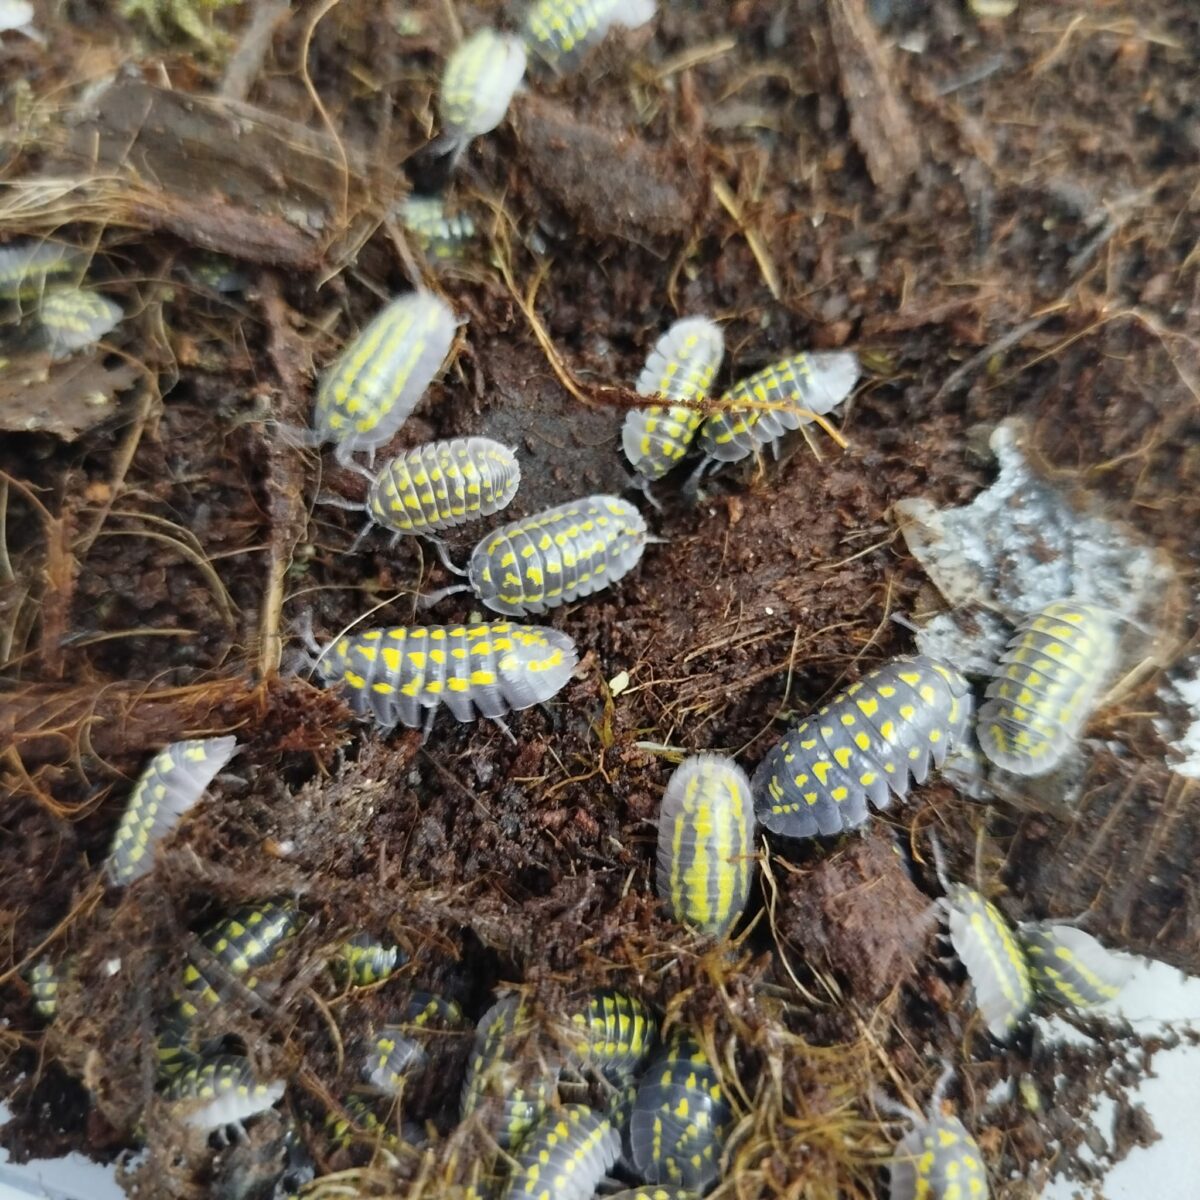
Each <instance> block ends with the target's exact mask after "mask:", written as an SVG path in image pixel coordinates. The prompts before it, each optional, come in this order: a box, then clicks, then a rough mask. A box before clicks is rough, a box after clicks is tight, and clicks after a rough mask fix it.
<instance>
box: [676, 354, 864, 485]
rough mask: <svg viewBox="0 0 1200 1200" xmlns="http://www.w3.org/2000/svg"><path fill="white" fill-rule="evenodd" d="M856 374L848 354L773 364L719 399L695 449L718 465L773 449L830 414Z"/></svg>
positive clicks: (847, 392)
mask: <svg viewBox="0 0 1200 1200" xmlns="http://www.w3.org/2000/svg"><path fill="white" fill-rule="evenodd" d="M858 374H859V367H858V356H857V355H856V354H853V353H851V352H849V351H841V350H839V351H833V352H828V353H825V352H822V353H813V354H794V355H792V357H790V358H785V359H783V360H782V361H781V362H777V363H772V364H771V365H770V366H769V367H764V368H763V369H762V370H761V371H758V372H757V373H756V374H754V375H751V376H749V377H748V378H746V379H742V380H740V381H739V382H737V383H735V384H734V385H733V387H732V388H730V390H729V391H728V392H726V393H725V394H724V395H723V396H722V397H721V399H720V401H719V404H720V406H721V411H720V412H717V413H714V414H713V415H712V416H711V417H709V418H708V419H707V420H706V421H705V422H704V424H703V425H702V426H701V428H700V433H699V436H698V438H697V443H696V444H697V448H698V449H699V451H700V453H701V454H703V455H704V456H705V458H707V459H714V460H716V461H717V462H738V461H739V460H740V459H743V458H746V457H747V456H749V455H751V454H754V453H755V452H756V451H758V450H759V449H760V448H761V447H763V446H771V447H772V448H774V447H775V446H776V444H777V443H778V441H779V439H780V438H782V437H783V435H784V434H785V433H787V432H789V431H790V430H793V429H799V428H800V426H801V425H807V424H809V423H810V422H811V421H812V420H813V417H814V416H817V417H823V416H826V415H827V414H828V413H830V412H832V411H833V410H834V409H835V408H836V407H837V406H838V405H839V404H841V402H842V401H843V400H845V399H846V397H847V396H849V395H850V393H851V392H852V391H853V390H854V385H855V384H856V383H857V382H858Z"/></svg>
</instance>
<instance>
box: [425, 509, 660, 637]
mask: <svg viewBox="0 0 1200 1200" xmlns="http://www.w3.org/2000/svg"><path fill="white" fill-rule="evenodd" d="M647 540H648V533H647V530H646V522H645V521H644V520H643V519H642V514H641V513H640V512H638V510H637V509H636V508H635V507H634V506H633V505H632V504H630V503H629V502H628V501H627V500H620V499H618V498H617V497H616V496H588V497H587V498H586V499H583V500H573V501H571V502H570V503H569V504H560V505H558V506H557V507H556V508H551V509H547V510H546V511H545V512H542V513H537V514H536V515H534V516H532V517H523V518H521V519H520V520H518V521H512V522H510V523H509V524H508V525H502V526H501V527H500V528H499V529H495V530H493V531H492V532H491V533H489V534H487V535H485V536H484V537H483V538H482V539H481V540H480V542H479V544H478V545H477V546H476V547H475V549H474V551H473V552H472V554H471V561H470V562H469V563H468V565H467V579H468V581H469V584H470V588H471V590H472V591H473V592H474V593H475V595H476V596H478V597H479V599H480V600H482V601H483V603H484V604H486V605H487V606H488V608H490V609H492V610H493V611H494V612H498V613H504V614H505V615H507V616H514V617H519V616H525V615H526V614H527V613H543V612H546V611H548V610H549V609H552V608H557V607H558V606H559V605H560V604H568V603H570V602H571V601H573V600H578V599H581V598H582V597H584V596H590V595H591V594H592V593H593V592H598V591H599V590H600V589H601V588H604V587H607V586H608V585H609V584H612V583H616V582H617V580H619V579H621V578H622V577H623V576H625V575H626V574H628V573H629V571H631V570H632V569H633V568H634V567H635V566H636V565H637V564H638V562H639V561H640V560H641V557H642V551H643V550H644V549H645V548H646V542H647ZM443 594H445V593H443Z"/></svg>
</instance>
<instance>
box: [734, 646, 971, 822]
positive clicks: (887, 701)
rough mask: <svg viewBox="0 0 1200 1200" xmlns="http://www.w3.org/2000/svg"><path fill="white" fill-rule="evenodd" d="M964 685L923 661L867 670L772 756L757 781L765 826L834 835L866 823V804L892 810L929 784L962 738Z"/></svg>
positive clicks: (947, 670)
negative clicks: (913, 789) (912, 788)
mask: <svg viewBox="0 0 1200 1200" xmlns="http://www.w3.org/2000/svg"><path fill="white" fill-rule="evenodd" d="M970 713H971V696H970V691H969V689H968V686H967V681H966V679H964V678H963V676H962V675H961V674H960V673H959V672H958V671H956V670H955V669H954V668H953V667H950V666H948V665H947V664H945V663H942V662H939V661H938V660H937V659H933V658H929V657H927V656H926V655H917V656H915V657H901V658H896V659H893V660H892V661H891V662H889V663H886V664H884V665H883V666H882V667H877V668H876V669H875V670H873V671H869V672H868V673H867V674H866V675H864V676H863V678H862V679H861V680H860V681H859V682H857V683H853V684H851V685H850V686H849V687H848V688H847V689H846V690H845V691H844V692H842V693H841V694H840V695H838V696H836V697H835V698H834V699H833V700H831V701H830V702H829V703H828V704H827V705H825V706H824V707H823V708H820V709H818V710H817V712H816V713H814V714H813V715H812V716H811V717H809V718H808V719H807V720H805V721H803V722H801V724H799V725H798V726H796V728H795V729H792V730H789V731H788V732H787V733H786V734H785V735H784V737H783V740H782V741H780V742H779V744H778V745H777V746H775V747H774V749H772V750H770V751H769V752H768V753H767V756H766V757H765V758H764V759H763V761H762V763H761V764H760V765H759V768H758V770H757V771H756V772H755V774H754V784H753V786H754V800H755V808H756V812H757V815H758V819H759V821H760V822H761V824H762V825H764V826H765V827H766V828H767V829H769V830H771V831H772V832H773V833H779V834H783V835H784V836H786V837H793V838H804V837H813V836H815V835H817V834H821V835H824V836H830V835H833V834H836V833H841V832H842V831H843V830H844V829H854V828H855V827H857V826H859V825H861V824H862V823H863V822H864V821H866V819H867V816H868V808H867V800H868V799H869V800H870V801H871V803H872V804H874V806H875V807H876V808H879V809H883V808H887V807H888V805H889V804H890V803H891V796H892V794H894V795H896V796H898V797H900V798H901V799H903V798H904V796H906V795H907V794H908V786H909V784H908V781H909V776H911V777H912V778H913V779H914V780H915V781H916V782H917V783H923V782H924V781H925V777H926V775H927V774H928V773H929V766H930V764H931V763H932V764H933V765H934V766H936V767H940V766H941V765H942V763H943V762H944V761H945V758H946V754H947V752H948V751H949V750H950V749H951V747H952V746H953V745H954V744H955V742H956V741H957V740H958V739H959V738H960V737H961V736H962V734H963V732H964V730H965V729H966V727H967V722H968V719H969V717H970Z"/></svg>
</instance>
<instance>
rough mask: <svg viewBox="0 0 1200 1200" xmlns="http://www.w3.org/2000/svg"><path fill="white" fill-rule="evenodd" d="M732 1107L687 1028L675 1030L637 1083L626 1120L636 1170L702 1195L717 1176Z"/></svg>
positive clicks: (649, 1180) (650, 1180)
mask: <svg viewBox="0 0 1200 1200" xmlns="http://www.w3.org/2000/svg"><path fill="white" fill-rule="evenodd" d="M732 1118H733V1112H732V1109H731V1108H730V1106H729V1102H728V1100H727V1099H726V1098H725V1093H724V1092H723V1091H722V1089H721V1084H720V1080H719V1079H718V1078H717V1073H716V1071H715V1070H714V1069H713V1065H712V1063H710V1062H709V1060H708V1056H707V1055H706V1054H705V1053H704V1051H703V1049H701V1047H700V1044H699V1042H698V1041H697V1040H696V1039H695V1038H694V1037H693V1036H692V1035H691V1034H689V1033H686V1032H678V1033H676V1034H675V1036H674V1037H672V1039H671V1040H670V1041H669V1042H668V1043H667V1045H666V1046H664V1047H663V1049H662V1050H661V1051H660V1052H659V1054H658V1056H657V1057H656V1058H655V1059H654V1061H653V1062H652V1063H651V1064H650V1066H649V1067H648V1068H647V1070H646V1073H645V1075H643V1076H642V1080H641V1083H640V1084H639V1085H638V1094H637V1100H636V1102H635V1103H634V1108H633V1117H632V1118H631V1120H630V1124H629V1140H630V1147H631V1149H632V1152H633V1163H634V1166H635V1167H636V1168H637V1172H638V1174H639V1175H640V1176H641V1177H642V1178H643V1179H644V1180H645V1181H646V1182H647V1183H651V1184H673V1185H675V1186H678V1187H683V1188H687V1189H688V1190H689V1191H694V1192H697V1193H700V1194H703V1193H705V1192H707V1191H708V1189H709V1188H710V1187H711V1186H712V1184H713V1183H714V1182H715V1181H716V1178H717V1175H718V1173H719V1170H720V1162H721V1151H722V1149H723V1147H724V1143H725V1137H726V1134H727V1133H728V1132H729V1129H730V1127H731V1125H732Z"/></svg>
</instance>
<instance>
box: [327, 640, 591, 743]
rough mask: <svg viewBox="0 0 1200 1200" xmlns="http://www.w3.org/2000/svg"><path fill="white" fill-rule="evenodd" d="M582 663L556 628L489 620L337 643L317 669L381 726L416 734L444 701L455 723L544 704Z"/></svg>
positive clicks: (358, 711) (494, 717) (352, 703)
mask: <svg viewBox="0 0 1200 1200" xmlns="http://www.w3.org/2000/svg"><path fill="white" fill-rule="evenodd" d="M578 661H579V655H578V653H577V652H576V649H575V643H574V641H572V639H571V638H570V637H568V636H567V635H566V634H565V633H560V632H559V631H558V630H557V629H548V628H542V627H540V626H536V625H514V624H511V623H509V622H507V621H494V622H491V623H490V624H481V625H428V626H426V625H407V626H405V625H398V626H393V627H390V628H385V629H368V630H364V631H363V632H361V633H355V634H348V635H347V636H345V637H342V638H339V639H338V640H337V641H336V642H334V644H333V645H332V647H330V648H329V650H327V651H326V653H325V654H324V655H323V656H322V658H321V660H320V663H319V666H318V669H319V670H320V672H321V674H322V676H323V677H324V678H325V680H326V681H328V682H337V683H340V684H341V685H342V686H343V688H344V689H345V691H346V696H347V699H348V700H349V703H350V707H351V708H352V709H354V711H355V712H356V713H358V714H359V715H360V716H371V717H374V719H375V721H376V722H377V723H378V724H379V725H380V726H381V727H382V728H383V729H392V728H393V727H395V725H397V724H403V725H406V726H408V727H409V728H410V729H415V728H417V727H418V726H420V725H421V724H422V720H423V718H424V717H425V715H426V714H427V721H426V723H427V724H428V723H429V722H431V721H432V719H433V715H434V713H435V712H436V709H437V706H438V705H439V704H444V705H445V706H446V707H447V708H448V709H449V710H450V711H451V712H452V713H453V714H454V716H455V718H456V719H457V720H459V721H471V720H474V719H475V714H476V713H478V714H479V715H480V716H483V717H490V718H492V720H495V721H499V720H500V718H502V717H503V716H504V714H505V713H507V712H510V711H512V712H519V711H521V710H522V709H525V708H529V707H530V706H531V705H534V704H541V703H542V702H543V701H546V700H549V699H550V698H551V697H552V696H554V695H557V693H558V692H560V691H561V690H562V688H563V687H565V686H566V684H567V681H568V680H569V679H570V678H571V674H572V672H573V671H574V670H575V666H576V664H577V663H578Z"/></svg>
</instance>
